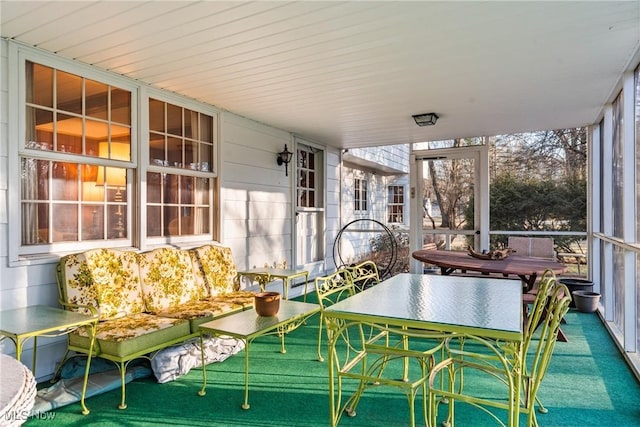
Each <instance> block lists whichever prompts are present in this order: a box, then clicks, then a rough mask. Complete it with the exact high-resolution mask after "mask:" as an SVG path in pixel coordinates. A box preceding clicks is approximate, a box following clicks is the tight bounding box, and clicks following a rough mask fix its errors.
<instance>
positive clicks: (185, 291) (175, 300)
mask: <svg viewBox="0 0 640 427" xmlns="http://www.w3.org/2000/svg"><path fill="white" fill-rule="evenodd" d="M139 262H140V279H141V282H142V291H143V298H144V302H145V305H146V308H147V311H148V312H149V313H153V314H155V313H159V312H163V311H167V310H168V309H170V308H172V307H175V306H178V305H180V304H184V303H187V302H189V301H197V300H201V299H204V298H205V297H206V296H207V290H206V288H205V287H204V286H201V285H199V284H198V283H197V282H196V281H195V277H194V274H193V265H192V263H191V257H190V256H189V252H188V251H185V250H180V249H174V248H161V249H155V250H153V251H150V252H145V253H142V254H139Z"/></svg>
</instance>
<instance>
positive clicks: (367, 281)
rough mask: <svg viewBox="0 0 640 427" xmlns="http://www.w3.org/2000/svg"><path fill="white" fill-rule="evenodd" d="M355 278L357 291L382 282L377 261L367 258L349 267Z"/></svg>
mask: <svg viewBox="0 0 640 427" xmlns="http://www.w3.org/2000/svg"><path fill="white" fill-rule="evenodd" d="M347 270H349V272H350V273H351V277H352V279H353V285H354V287H355V290H356V291H357V292H359V291H363V290H365V289H366V288H369V287H371V286H373V285H377V284H378V283H380V274H379V273H378V267H377V266H376V263H375V262H373V261H371V260H367V261H363V262H361V263H359V264H356V265H353V266H350V267H347Z"/></svg>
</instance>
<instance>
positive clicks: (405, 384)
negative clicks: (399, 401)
mask: <svg viewBox="0 0 640 427" xmlns="http://www.w3.org/2000/svg"><path fill="white" fill-rule="evenodd" d="M325 320H326V321H327V325H326V328H327V334H328V339H329V344H330V345H329V348H330V350H331V354H330V367H329V369H330V370H332V371H333V372H334V375H333V378H334V381H333V383H332V384H330V393H331V399H333V400H332V402H333V404H332V406H331V407H332V413H331V425H332V426H336V425H337V424H338V422H339V421H340V419H341V417H342V414H347V416H349V417H355V416H356V409H357V406H358V404H359V402H360V400H361V399H362V397H363V394H364V392H365V390H367V389H368V388H372V387H383V386H390V387H394V388H398V389H400V390H402V391H403V392H404V393H405V395H406V396H407V401H408V404H409V423H408V424H409V425H410V426H412V427H413V426H415V421H416V420H415V399H416V396H417V394H418V393H419V392H421V394H422V412H423V417H424V421H425V425H427V424H426V423H427V420H428V418H427V399H428V394H427V385H426V384H427V379H428V374H429V370H430V369H431V368H432V367H433V366H434V365H435V362H436V360H437V356H438V355H439V354H440V353H441V350H442V347H443V345H444V340H445V338H447V337H451V336H452V334H450V333H443V332H432V331H427V330H419V329H406V328H399V327H389V326H385V325H378V324H370V323H364V322H358V321H340V320H337V319H333V318H327V319H325ZM372 336H373V337H374V338H372ZM409 342H410V344H409ZM347 380H353V381H351V382H353V383H355V384H357V385H356V386H355V391H353V392H351V390H353V387H349V386H348V381H347ZM348 393H351V395H350V397H349V398H347V399H346V400H344V399H343V394H344V395H347V394H348ZM343 400H344V403H342V402H343Z"/></svg>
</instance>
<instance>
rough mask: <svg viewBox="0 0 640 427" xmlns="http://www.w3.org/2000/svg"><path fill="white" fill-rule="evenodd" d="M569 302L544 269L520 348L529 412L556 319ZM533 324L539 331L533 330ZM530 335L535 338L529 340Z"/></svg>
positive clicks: (568, 296) (544, 368)
mask: <svg viewBox="0 0 640 427" xmlns="http://www.w3.org/2000/svg"><path fill="white" fill-rule="evenodd" d="M570 302H571V294H570V292H569V289H568V288H567V287H566V286H565V285H564V284H561V283H558V282H557V281H556V278H555V275H554V274H553V273H552V272H549V271H548V272H545V274H544V275H543V276H542V279H541V281H540V285H539V287H538V294H537V295H536V299H535V301H534V306H533V310H532V313H531V317H530V320H529V324H528V327H527V331H526V332H525V340H524V348H523V354H524V355H525V358H526V360H525V366H524V368H525V371H524V378H525V380H526V381H527V383H528V384H527V387H525V392H526V396H525V407H526V408H528V409H529V410H530V411H534V409H533V404H534V401H535V398H536V394H537V392H538V389H539V388H540V384H541V383H542V380H543V378H544V376H545V374H546V372H547V368H548V367H549V362H550V361H551V356H552V355H553V349H554V348H555V345H556V342H557V339H558V331H559V329H560V322H561V321H562V318H563V317H564V315H565V314H566V313H567V311H569V303H570ZM536 327H537V330H538V331H539V332H535V331H536ZM534 335H535V337H536V338H537V339H536V340H534V339H533V337H534ZM534 343H535V344H534Z"/></svg>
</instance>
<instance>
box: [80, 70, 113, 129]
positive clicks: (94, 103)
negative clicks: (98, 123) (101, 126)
mask: <svg viewBox="0 0 640 427" xmlns="http://www.w3.org/2000/svg"><path fill="white" fill-rule="evenodd" d="M84 91H85V100H86V106H85V114H86V115H87V116H91V117H95V118H97V119H103V120H107V119H108V118H109V115H108V106H109V86H108V85H106V84H104V83H100V82H96V81H94V80H85V83H84Z"/></svg>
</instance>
